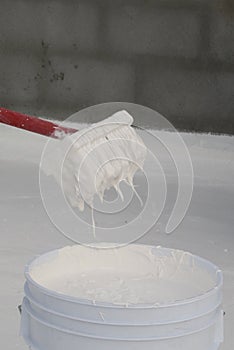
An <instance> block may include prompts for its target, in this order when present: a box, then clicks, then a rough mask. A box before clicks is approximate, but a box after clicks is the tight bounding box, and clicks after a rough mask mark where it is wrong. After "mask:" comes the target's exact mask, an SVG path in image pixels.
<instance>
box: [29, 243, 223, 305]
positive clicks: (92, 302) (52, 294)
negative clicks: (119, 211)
mask: <svg viewBox="0 0 234 350" xmlns="http://www.w3.org/2000/svg"><path fill="white" fill-rule="evenodd" d="M132 246H138V247H139V246H143V247H148V248H151V249H155V248H156V249H161V250H164V251H177V252H180V253H187V254H190V255H191V256H193V257H194V258H195V259H196V260H197V261H200V262H202V263H204V264H206V265H207V266H210V267H211V268H212V269H213V271H214V272H215V273H216V283H215V285H214V286H213V288H211V289H209V290H207V291H206V292H204V293H202V294H198V295H196V296H194V297H190V298H186V299H179V300H174V301H172V302H167V303H161V304H159V303H155V304H152V303H139V304H130V303H129V304H127V303H126V304H124V303H123V304H117V303H111V302H104V301H97V300H90V299H85V298H78V297H75V296H70V295H67V294H63V293H59V292H57V291H53V290H52V289H49V288H46V287H44V286H42V285H41V284H39V283H38V282H36V281H35V280H34V279H33V278H32V277H31V275H30V266H31V265H32V264H33V263H34V262H35V261H36V260H37V259H39V258H41V257H42V256H46V255H49V254H52V253H54V254H55V253H58V252H59V250H60V249H61V248H58V249H55V250H50V251H48V252H46V253H44V254H41V255H36V256H35V257H34V258H32V259H31V260H30V261H29V262H28V263H27V264H26V266H25V270H24V275H25V278H26V280H27V281H28V282H29V284H32V285H33V286H34V287H36V288H37V289H39V290H40V292H42V293H43V294H44V295H47V296H50V297H53V298H56V299H59V300H63V301H69V302H72V303H75V304H82V305H87V306H97V307H102V308H112V309H133V310H136V309H157V308H173V307H177V306H182V305H187V304H191V303H195V302H199V301H201V300H204V299H207V298H210V297H211V296H212V295H214V294H216V293H218V292H219V291H220V289H221V288H222V286H223V273H222V270H221V269H220V268H219V267H218V266H217V265H215V264H213V263H212V262H211V261H209V260H207V259H205V258H203V257H200V256H198V255H196V254H192V253H190V252H188V251H184V250H181V249H175V248H168V247H161V246H154V245H148V244H140V243H135V244H132Z"/></svg>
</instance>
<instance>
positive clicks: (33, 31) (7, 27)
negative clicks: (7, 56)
mask: <svg viewBox="0 0 234 350" xmlns="http://www.w3.org/2000/svg"><path fill="white" fill-rule="evenodd" d="M44 15H45V12H44V4H43V2H41V1H27V0H19V1H14V2H12V1H7V0H2V1H1V15H0V45H1V48H2V49H3V48H4V47H10V48H11V50H12V51H13V50H14V49H17V50H22V49H25V48H29V50H32V49H34V48H35V47H36V48H37V47H40V45H41V42H42V40H43V38H44V35H45V16H44Z"/></svg>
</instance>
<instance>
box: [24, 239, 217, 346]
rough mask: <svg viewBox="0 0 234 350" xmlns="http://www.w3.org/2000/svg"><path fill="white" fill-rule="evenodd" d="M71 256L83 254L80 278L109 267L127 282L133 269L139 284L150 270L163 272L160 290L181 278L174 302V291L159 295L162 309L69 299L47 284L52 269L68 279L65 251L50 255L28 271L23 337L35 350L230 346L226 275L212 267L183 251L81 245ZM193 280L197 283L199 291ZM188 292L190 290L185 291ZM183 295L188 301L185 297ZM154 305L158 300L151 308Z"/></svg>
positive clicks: (153, 305) (71, 260)
mask: <svg viewBox="0 0 234 350" xmlns="http://www.w3.org/2000/svg"><path fill="white" fill-rule="evenodd" d="M68 249H72V251H73V250H75V249H77V250H79V254H78V255H77V256H78V257H80V260H81V261H82V263H80V262H79V263H80V264H77V266H78V265H79V267H78V268H77V266H76V268H77V273H78V276H79V273H80V272H81V271H82V270H83V269H84V268H85V269H86V271H88V272H91V271H92V269H95V270H97V269H98V271H103V272H104V273H105V271H107V268H108V271H112V270H111V269H112V268H113V271H115V272H116V271H119V274H120V275H121V274H122V273H123V272H124V273H125V272H126V270H127V272H128V273H129V276H131V274H133V273H134V276H135V275H136V272H137V274H139V285H140V283H141V278H142V276H143V275H144V274H145V273H146V271H147V270H150V271H151V272H152V271H154V270H155V271H156V270H157V269H158V271H160V276H159V275H158V274H157V273H156V274H155V278H156V279H157V278H158V280H157V283H158V286H159V287H160V283H164V282H165V281H166V283H168V279H171V280H173V279H174V280H173V283H174V284H173V285H174V286H175V288H174V289H173V290H174V291H175V298H174V300H172V298H171V296H172V294H173V290H171V291H170V300H168V301H167V300H166V297H165V298H164V299H162V298H163V295H162V294H159V295H158V298H159V302H155V301H154V302H152V303H128V304H124V303H119V304H116V303H113V302H112V303H111V302H110V300H108V302H105V301H103V300H102V301H98V300H96V301H94V300H88V299H85V298H81V297H76V296H74V295H73V296H71V295H66V294H62V293H61V292H58V291H56V290H53V289H49V288H47V287H48V286H47V284H48V283H49V284H50V283H51V282H50V281H49V280H47V281H45V282H44V280H43V278H44V276H45V274H46V273H47V272H48V274H49V273H51V271H53V270H52V269H51V271H50V266H53V269H54V267H55V266H57V265H58V269H57V271H56V274H57V276H58V278H60V277H59V274H60V273H61V274H63V273H64V271H65V272H66V268H65V267H63V266H64V265H62V264H64V260H63V259H62V260H61V255H62V254H63V250H57V251H52V252H49V253H47V254H44V255H42V256H40V257H39V258H36V259H35V260H34V261H33V262H32V263H30V264H29V265H28V266H27V267H26V271H25V276H26V280H27V281H26V283H25V298H24V301H23V308H22V320H21V334H22V335H23V337H24V339H25V341H26V343H27V344H28V345H29V346H30V347H31V348H32V349H34V350H54V349H56V350H64V349H69V350H73V349H74V350H75V349H76V350H77V348H80V349H85V350H91V349H92V350H93V349H97V350H99V349H100V350H101V349H102V350H107V349H110V348H111V349H113V350H115V349H116V350H117V349H121V350H131V349H134V350H135V349H136V350H138V349H141V350H151V349H157V350H172V349H173V350H174V349H177V348H178V349H180V350H187V349H189V350H198V349H199V350H217V349H218V348H219V345H220V343H221V342H222V339H223V330H222V324H223V311H222V307H221V303H222V273H221V271H220V270H219V269H218V268H217V267H216V266H215V265H213V264H212V263H210V262H209V261H207V260H204V259H202V258H200V257H197V256H194V255H192V254H190V253H185V252H182V251H178V250H173V249H167V248H161V247H150V246H143V245H130V246H128V247H124V248H119V249H117V250H115V251H113V249H98V250H96V249H91V248H84V247H82V246H77V247H73V248H68ZM72 251H71V254H70V255H69V254H67V251H66V255H65V258H66V264H67V266H69V263H70V264H71V269H74V255H72ZM94 251H97V252H94ZM61 252H62V253H61ZM68 253H69V251H68ZM69 256H71V258H69ZM56 264H57V265H56ZM162 266H163V270H162V269H161V267H162ZM164 266H165V268H164ZM159 267H160V268H159ZM74 276H75V275H74ZM76 276H77V275H76ZM175 276H176V278H175ZM64 278H65V277H64ZM163 279H165V281H164V280H163ZM196 279H197V281H196ZM55 281H56V278H55ZM194 281H196V283H195V286H194V288H193V285H192V283H193V282H194ZM39 282H40V283H39ZM169 282H171V281H169ZM175 282H176V283H177V284H178V285H175ZM190 282H191V283H190ZM142 283H143V284H144V282H142ZM197 284H200V286H197ZM166 285H167V284H165V286H166ZM186 285H188V286H189V288H187V289H186V287H185V286H186ZM163 286H164V284H163ZM207 286H209V288H207ZM198 287H199V288H200V289H201V290H203V292H202V293H201V292H200V293H197V288H198ZM152 288H153V287H152ZM56 289H57V288H56ZM104 289H105V286H104ZM155 293H156V294H157V290H156V291H155ZM180 293H181V296H182V298H179V295H180ZM196 293H197V294H196ZM143 294H144V293H143ZM167 294H168V291H166V290H165V295H167ZM153 298H154V295H152V301H153ZM156 299H157V296H156ZM160 299H161V300H160ZM141 301H142V300H141Z"/></svg>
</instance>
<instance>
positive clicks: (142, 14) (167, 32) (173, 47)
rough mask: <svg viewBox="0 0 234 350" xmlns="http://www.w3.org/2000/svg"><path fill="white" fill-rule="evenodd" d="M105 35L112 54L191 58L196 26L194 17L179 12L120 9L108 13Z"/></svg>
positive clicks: (196, 42)
mask: <svg viewBox="0 0 234 350" xmlns="http://www.w3.org/2000/svg"><path fill="white" fill-rule="evenodd" d="M106 35H107V38H108V44H109V45H110V47H111V48H113V49H114V50H115V51H116V52H125V53H128V54H155V55H162V56H164V55H169V56H174V55H176V56H186V57H194V56H196V55H197V53H198V46H199V40H200V36H199V35H200V23H199V17H198V15H197V14H194V13H192V12H190V11H186V10H183V8H182V9H168V8H167V9H161V8H160V9H155V8H153V9H151V8H149V7H146V8H145V7H133V6H131V7H130V6H122V7H119V8H114V9H112V10H111V11H110V13H109V16H108V26H107V34H106Z"/></svg>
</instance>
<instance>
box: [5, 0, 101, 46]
mask: <svg viewBox="0 0 234 350" xmlns="http://www.w3.org/2000/svg"><path fill="white" fill-rule="evenodd" d="M97 27H98V11H97V8H96V4H95V3H93V4H92V3H87V2H85V1H79V0H77V1H75V0H73V1H72V0H70V1H61V0H58V1H55V0H52V1H27V0H19V1H14V2H12V1H6V0H3V1H1V20H0V33H1V34H0V43H1V46H2V47H4V46H7V47H12V49H14V48H16V49H29V50H30V51H32V50H34V49H35V50H37V51H38V50H43V49H47V48H49V49H50V50H53V49H55V50H67V49H70V50H72V49H73V50H76V49H79V50H80V49H95V48H96V47H97V46H98V41H97V35H98V31H97Z"/></svg>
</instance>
